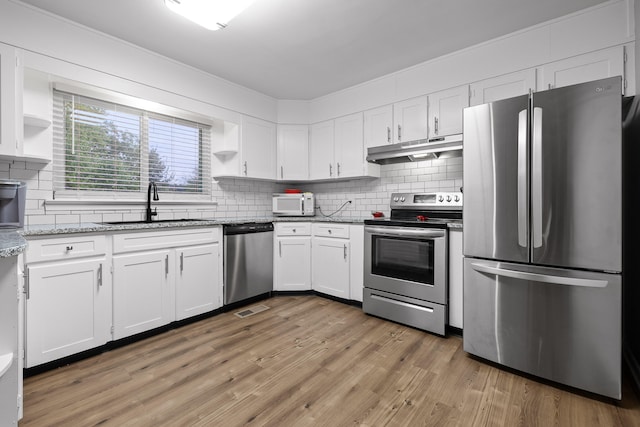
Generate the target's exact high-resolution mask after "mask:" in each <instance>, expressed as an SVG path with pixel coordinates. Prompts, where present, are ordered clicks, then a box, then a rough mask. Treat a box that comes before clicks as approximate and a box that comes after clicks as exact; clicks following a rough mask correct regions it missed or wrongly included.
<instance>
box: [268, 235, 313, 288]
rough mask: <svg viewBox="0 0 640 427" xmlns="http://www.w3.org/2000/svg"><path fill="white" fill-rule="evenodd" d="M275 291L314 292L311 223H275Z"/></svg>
mask: <svg viewBox="0 0 640 427" xmlns="http://www.w3.org/2000/svg"><path fill="white" fill-rule="evenodd" d="M275 236H276V238H275V240H274V248H273V254H274V256H273V258H274V262H273V279H274V280H273V289H274V290H276V291H307V290H311V224H310V223H276V224H275Z"/></svg>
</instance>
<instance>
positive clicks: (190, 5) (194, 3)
mask: <svg viewBox="0 0 640 427" xmlns="http://www.w3.org/2000/svg"><path fill="white" fill-rule="evenodd" d="M253 1H254V0H164V4H165V5H166V6H167V7H168V8H169V10H171V11H172V12H175V13H177V14H178V15H182V16H184V17H185V18H187V19H189V20H191V21H193V22H195V23H196V24H198V25H202V26H203V27H205V28H206V29H208V30H212V31H215V30H219V29H220V28H224V27H226V26H227V24H228V23H229V21H231V20H232V19H233V18H234V17H235V16H236V15H238V14H239V13H241V12H242V11H243V10H245V9H246V8H248V7H249V6H250V5H251V3H253Z"/></svg>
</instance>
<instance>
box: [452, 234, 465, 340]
mask: <svg viewBox="0 0 640 427" xmlns="http://www.w3.org/2000/svg"><path fill="white" fill-rule="evenodd" d="M462 270H463V268H462V230H456V229H449V325H450V326H453V327H455V328H460V329H462V325H463V322H462V303H463V300H462Z"/></svg>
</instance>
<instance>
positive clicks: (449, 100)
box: [429, 85, 469, 138]
mask: <svg viewBox="0 0 640 427" xmlns="http://www.w3.org/2000/svg"><path fill="white" fill-rule="evenodd" d="M468 106H469V86H467V85H464V86H460V87H455V88H452V89H447V90H443V91H441V92H436V93H432V94H430V95H429V138H439V137H441V136H447V135H454V134H458V133H462V110H463V109H464V108H465V107H468Z"/></svg>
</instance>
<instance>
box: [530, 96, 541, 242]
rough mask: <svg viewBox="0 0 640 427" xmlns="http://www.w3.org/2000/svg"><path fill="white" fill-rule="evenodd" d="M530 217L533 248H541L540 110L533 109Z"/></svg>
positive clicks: (538, 108) (537, 108)
mask: <svg viewBox="0 0 640 427" xmlns="http://www.w3.org/2000/svg"><path fill="white" fill-rule="evenodd" d="M531 141H532V147H531V153H532V156H533V159H532V161H531V204H532V206H531V217H532V229H533V230H532V231H533V247H534V248H540V247H542V108H540V107H535V108H534V109H533V137H532V138H531Z"/></svg>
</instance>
